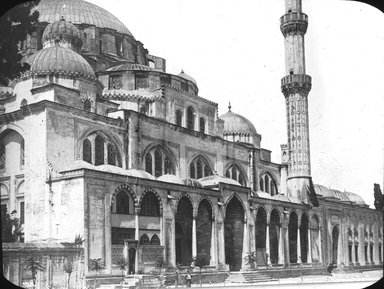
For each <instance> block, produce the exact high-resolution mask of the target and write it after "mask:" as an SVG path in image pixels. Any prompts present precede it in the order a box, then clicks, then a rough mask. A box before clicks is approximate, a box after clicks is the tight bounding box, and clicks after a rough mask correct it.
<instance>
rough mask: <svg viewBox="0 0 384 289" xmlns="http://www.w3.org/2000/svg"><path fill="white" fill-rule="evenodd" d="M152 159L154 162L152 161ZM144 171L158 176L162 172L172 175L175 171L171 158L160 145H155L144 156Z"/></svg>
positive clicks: (162, 173)
mask: <svg viewBox="0 0 384 289" xmlns="http://www.w3.org/2000/svg"><path fill="white" fill-rule="evenodd" d="M153 160H154V162H153ZM144 162H145V171H146V172H148V173H150V174H151V175H154V176H155V177H159V176H161V175H164V174H171V175H174V174H175V172H176V169H175V167H176V166H175V163H174V162H173V158H172V157H171V155H170V154H169V153H167V152H166V150H165V149H164V148H163V147H161V146H159V145H158V146H155V147H153V148H152V149H150V150H149V151H148V152H147V153H146V154H145V156H144Z"/></svg>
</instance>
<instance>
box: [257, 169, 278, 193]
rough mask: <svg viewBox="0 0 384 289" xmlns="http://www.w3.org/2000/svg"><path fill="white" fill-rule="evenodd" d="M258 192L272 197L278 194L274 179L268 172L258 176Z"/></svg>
mask: <svg viewBox="0 0 384 289" xmlns="http://www.w3.org/2000/svg"><path fill="white" fill-rule="evenodd" d="M259 185H260V187H259V188H260V190H261V191H263V192H266V193H268V194H270V195H271V196H274V195H276V194H277V193H278V190H277V182H276V178H275V177H274V176H273V175H272V173H271V172H269V171H264V172H262V173H261V174H260V179H259Z"/></svg>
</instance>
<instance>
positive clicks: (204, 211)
mask: <svg viewBox="0 0 384 289" xmlns="http://www.w3.org/2000/svg"><path fill="white" fill-rule="evenodd" d="M196 236H197V254H198V255H205V256H207V258H208V260H209V259H210V258H211V253H210V251H211V236H212V207H211V204H210V203H209V201H208V200H206V199H203V200H202V201H201V202H200V204H199V209H198V213H197V218H196Z"/></svg>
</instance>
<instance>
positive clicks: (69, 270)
mask: <svg viewBox="0 0 384 289" xmlns="http://www.w3.org/2000/svg"><path fill="white" fill-rule="evenodd" d="M64 271H65V273H67V274H68V283H67V284H68V287H67V288H69V280H70V279H71V274H72V272H73V263H72V261H70V260H67V261H66V262H65V263H64Z"/></svg>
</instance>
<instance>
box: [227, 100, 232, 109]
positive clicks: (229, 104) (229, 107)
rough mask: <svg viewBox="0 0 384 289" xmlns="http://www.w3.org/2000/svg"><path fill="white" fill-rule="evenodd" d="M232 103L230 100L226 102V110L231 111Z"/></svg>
mask: <svg viewBox="0 0 384 289" xmlns="http://www.w3.org/2000/svg"><path fill="white" fill-rule="evenodd" d="M231 108H232V105H231V102H229V103H228V110H229V111H231Z"/></svg>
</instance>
